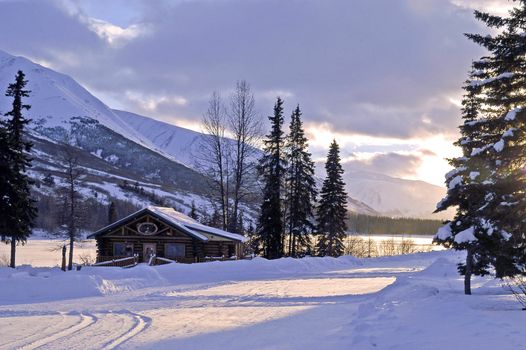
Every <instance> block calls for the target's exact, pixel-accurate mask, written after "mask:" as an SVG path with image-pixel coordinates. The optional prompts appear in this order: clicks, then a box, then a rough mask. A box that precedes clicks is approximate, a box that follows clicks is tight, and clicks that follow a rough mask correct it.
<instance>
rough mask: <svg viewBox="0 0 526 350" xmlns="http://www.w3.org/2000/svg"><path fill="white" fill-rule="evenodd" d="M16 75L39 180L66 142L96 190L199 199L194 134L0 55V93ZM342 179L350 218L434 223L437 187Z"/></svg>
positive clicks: (375, 177)
mask: <svg viewBox="0 0 526 350" xmlns="http://www.w3.org/2000/svg"><path fill="white" fill-rule="evenodd" d="M18 70H23V71H24V73H25V74H26V77H27V79H28V81H29V83H28V87H27V88H28V89H29V90H31V97H30V98H29V100H28V103H29V104H31V105H32V108H31V110H30V111H28V112H27V115H28V116H29V117H31V118H32V119H33V125H32V126H31V127H32V134H33V136H34V137H35V138H36V139H38V140H40V141H41V142H40V141H39V142H36V144H37V147H36V150H35V152H36V153H37V154H39V155H40V156H37V157H36V159H35V160H36V162H37V163H38V166H37V167H36V169H40V171H41V173H44V172H46V171H47V170H46V169H54V171H58V170H59V169H60V164H59V163H60V162H59V161H58V160H57V157H59V151H58V150H57V147H59V145H60V144H61V143H64V142H68V143H70V144H72V143H73V146H75V147H77V148H79V149H80V150H82V151H84V152H85V153H86V154H85V155H84V156H83V157H82V159H84V161H85V162H86V163H85V164H83V166H84V167H86V168H87V169H91V172H92V175H93V176H95V175H94V174H98V175H97V176H98V177H99V182H103V181H104V179H113V184H114V185H116V184H117V183H118V181H123V179H126V178H129V179H130V181H139V182H141V183H144V184H148V186H150V187H151V188H159V191H164V193H165V194H166V193H174V192H176V193H179V194H181V196H182V197H184V196H186V197H185V198H186V199H185V201H183V202H184V203H185V205H186V206H188V205H189V202H188V200H187V199H188V198H194V197H192V196H194V195H197V196H206V193H205V189H206V186H205V185H204V181H205V179H204V177H203V176H202V175H200V174H199V173H198V172H197V171H196V170H195V169H196V168H195V156H196V154H198V153H199V144H200V137H201V136H202V134H201V133H199V132H195V131H192V130H188V129H185V128H182V127H179V126H176V125H173V124H168V123H165V122H161V121H158V120H155V119H151V118H148V117H145V116H141V115H137V114H134V113H130V112H125V111H119V110H114V109H111V108H110V107H108V106H107V105H105V104H104V103H103V102H101V101H100V100H99V99H97V98H96V97H95V96H93V95H92V94H91V93H90V92H89V91H87V90H86V89H85V88H84V87H82V86H81V85H80V84H78V83H77V82H76V81H75V80H74V79H72V78H71V77H69V76H67V75H64V74H61V73H58V72H55V71H53V70H51V69H49V68H46V67H43V66H41V65H39V64H36V63H33V62H31V61H30V60H28V59H26V58H24V57H16V56H12V55H10V54H8V53H6V52H4V51H1V50H0V89H5V88H6V87H7V85H8V84H10V83H11V82H12V81H13V80H14V77H15V74H16V72H17V71H18ZM2 87H3V88H2ZM9 103H10V100H8V99H7V98H6V97H4V96H3V94H0V113H3V112H5V111H7V110H8V109H9V108H10V106H9ZM71 139H73V140H71ZM44 141H45V142H44ZM46 142H47V143H46ZM44 144H45V147H44V146H43V145H44ZM52 145H55V149H53V146H52ZM39 147H40V148H39ZM42 147H44V148H45V150H44V149H41V148H42ZM44 159H45V160H44ZM54 159H55V160H54ZM101 161H102V163H101ZM53 162H54V164H52V163H53ZM104 162H105V163H106V164H105V165H103V163H104ZM345 176H346V182H347V186H348V191H349V195H350V198H349V209H350V210H352V211H355V212H358V213H363V214H370V215H379V214H386V215H393V216H416V217H436V218H438V216H436V215H433V216H431V212H432V211H433V210H434V206H435V203H436V202H437V201H438V200H440V198H441V197H442V195H443V194H444V190H443V189H442V188H440V187H438V186H433V185H430V184H427V183H425V182H422V181H411V180H401V179H397V178H392V177H389V176H386V175H382V174H373V173H365V172H356V171H352V170H349V169H347V171H346V175H345ZM116 179H119V180H116ZM110 182H111V181H110ZM114 192H115V191H114ZM198 202H202V200H201V199H199V198H198Z"/></svg>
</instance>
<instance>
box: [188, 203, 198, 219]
mask: <svg viewBox="0 0 526 350" xmlns="http://www.w3.org/2000/svg"><path fill="white" fill-rule="evenodd" d="M188 216H190V217H191V218H192V219H194V220H199V215H198V214H197V207H196V206H195V202H192V207H191V208H190V214H189V215H188Z"/></svg>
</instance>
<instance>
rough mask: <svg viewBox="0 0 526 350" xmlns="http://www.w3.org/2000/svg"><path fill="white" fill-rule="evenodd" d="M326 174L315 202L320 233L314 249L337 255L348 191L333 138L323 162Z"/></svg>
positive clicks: (341, 247) (341, 246) (343, 232)
mask: <svg viewBox="0 0 526 350" xmlns="http://www.w3.org/2000/svg"><path fill="white" fill-rule="evenodd" d="M325 170H326V172H327V176H326V178H325V180H324V181H323V185H322V188H321V191H320V201H319V204H318V213H317V214H318V227H317V233H318V235H319V239H318V244H317V247H316V248H317V251H318V255H320V256H340V255H342V254H343V253H344V249H345V246H344V241H345V237H346V235H347V234H346V230H347V225H346V223H345V219H346V218H347V193H346V192H345V183H344V182H343V168H342V165H341V159H340V147H339V146H338V144H337V143H336V140H334V141H332V143H331V146H330V148H329V154H328V155H327V162H326V163H325Z"/></svg>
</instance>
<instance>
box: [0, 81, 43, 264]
mask: <svg viewBox="0 0 526 350" xmlns="http://www.w3.org/2000/svg"><path fill="white" fill-rule="evenodd" d="M26 84H27V80H25V75H24V73H23V72H22V71H18V73H17V75H16V78H15V82H14V83H13V84H9V86H8V88H7V91H6V93H5V95H6V96H7V97H12V98H13V103H12V109H11V111H9V112H7V113H6V114H5V116H6V117H8V119H7V121H6V122H5V129H6V131H7V145H8V146H7V149H8V155H7V161H8V163H9V168H10V171H9V172H8V174H6V177H7V178H8V179H9V182H10V184H9V186H8V188H7V189H6V190H7V193H6V194H7V198H8V201H9V205H8V208H6V211H5V212H3V213H2V219H0V220H2V223H1V224H0V228H2V230H3V232H2V236H3V237H6V238H7V241H9V242H10V244H11V261H10V266H11V267H13V268H14V267H15V266H16V245H17V244H18V243H22V244H23V243H25V242H26V240H27V237H28V236H29V235H30V234H31V229H32V228H33V221H34V219H35V217H36V208H35V206H34V201H33V200H32V199H31V193H30V185H31V184H32V181H31V180H30V179H29V177H28V176H27V174H26V170H27V168H29V167H31V158H30V157H29V155H28V153H29V152H30V151H31V147H32V144H31V142H29V141H28V140H27V138H26V135H25V129H26V127H27V125H28V124H29V123H30V120H29V119H26V118H25V117H24V116H23V114H22V113H23V111H24V110H29V109H30V108H31V106H29V105H27V104H24V103H23V101H22V99H23V98H24V97H29V93H30V91H28V90H25V86H26ZM2 175H4V174H2ZM4 195H5V194H4Z"/></svg>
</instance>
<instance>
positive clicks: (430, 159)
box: [0, 0, 511, 185]
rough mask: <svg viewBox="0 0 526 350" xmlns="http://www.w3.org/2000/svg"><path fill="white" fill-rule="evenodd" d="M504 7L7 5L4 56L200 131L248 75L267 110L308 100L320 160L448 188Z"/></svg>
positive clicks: (376, 2) (113, 1)
mask: <svg viewBox="0 0 526 350" xmlns="http://www.w3.org/2000/svg"><path fill="white" fill-rule="evenodd" d="M510 4H511V3H510V2H509V1H506V0H352V1H350V0H171V1H170V0H89V1H88V0H32V1H29V0H27V1H26V0H0V49H2V50H4V51H7V52H8V53H11V54H15V55H22V56H25V57H27V58H29V59H31V60H33V61H35V62H37V63H40V64H42V65H44V66H47V67H49V68H52V69H54V70H57V71H59V72H62V73H65V74H68V75H70V76H72V77H73V78H74V79H75V80H77V81H78V82H79V83H80V84H82V85H84V86H85V87H86V88H87V89H88V90H89V91H90V92H92V93H93V94H94V95H95V96H97V97H98V98H100V99H101V100H102V101H103V102H105V103H106V104H107V105H109V106H110V107H112V108H117V109H123V110H127V111H130V112H135V113H138V114H142V115H146V116H149V117H152V118H156V119H159V120H163V121H166V122H170V123H173V124H177V125H180V126H184V127H188V128H191V129H194V130H200V126H199V121H200V119H201V116H202V114H203V112H204V111H205V109H206V104H207V101H208V99H209V96H210V94H211V93H212V92H213V91H219V92H221V94H222V95H223V96H225V97H228V95H229V94H230V93H231V92H232V89H233V87H234V86H235V83H236V81H238V80H243V79H244V80H247V81H248V82H249V83H250V85H251V87H252V90H253V92H254V94H255V96H256V104H257V109H258V113H259V114H260V115H261V117H262V118H265V117H266V116H268V115H269V114H270V113H271V112H272V107H273V104H274V102H275V99H276V97H277V96H280V97H282V98H283V99H284V100H285V108H286V117H287V118H286V123H288V117H289V114H290V113H291V112H292V109H293V108H294V107H295V106H296V105H297V104H299V105H300V107H301V108H302V111H303V120H304V123H305V127H306V130H307V134H308V136H309V138H310V148H311V152H312V153H313V155H314V157H315V159H316V160H319V161H321V160H323V159H324V157H325V155H326V152H327V149H328V146H329V144H330V142H331V140H332V139H333V138H335V139H336V140H337V141H338V142H339V143H340V146H341V149H342V159H343V160H344V162H345V167H346V169H359V170H368V171H375V172H380V173H384V174H387V175H391V176H395V177H401V178H406V179H418V180H424V181H427V182H430V183H433V184H437V185H442V184H443V180H444V174H445V172H447V170H448V169H449V166H448V164H447V161H446V160H445V158H447V157H452V156H455V155H457V154H458V150H457V149H456V148H455V147H453V146H452V142H453V141H454V140H455V139H456V138H457V137H458V131H457V130H458V125H459V123H460V100H461V97H462V90H461V86H462V84H463V82H464V80H465V79H466V77H467V71H468V70H469V66H470V64H471V62H472V61H473V60H475V59H477V58H479V57H480V56H482V55H484V51H482V50H481V49H480V48H479V47H477V46H476V45H475V44H473V43H471V42H469V41H468V40H467V39H466V38H465V37H464V35H463V33H471V32H477V33H479V32H480V33H487V32H488V30H487V29H486V28H485V27H483V26H482V25H481V24H480V23H478V22H477V21H476V20H475V19H474V17H473V9H475V8H477V9H482V10H487V11H491V12H493V13H497V14H506V11H507V10H508V9H509V7H510Z"/></svg>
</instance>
